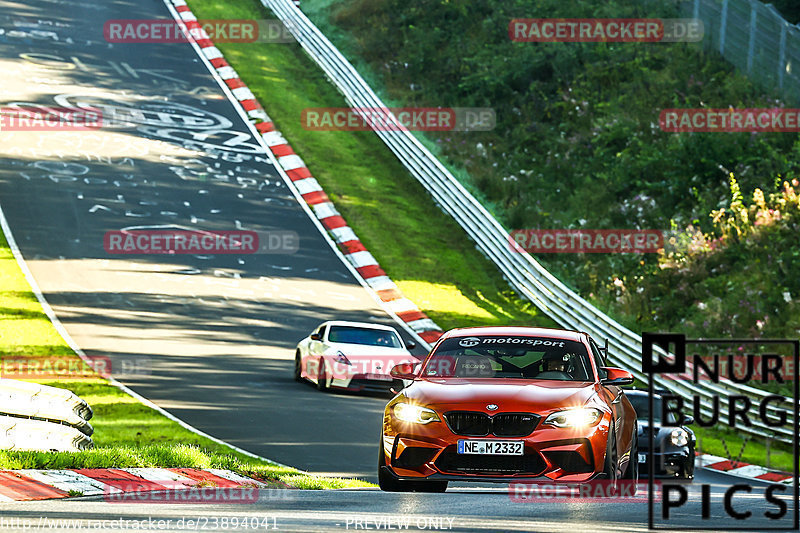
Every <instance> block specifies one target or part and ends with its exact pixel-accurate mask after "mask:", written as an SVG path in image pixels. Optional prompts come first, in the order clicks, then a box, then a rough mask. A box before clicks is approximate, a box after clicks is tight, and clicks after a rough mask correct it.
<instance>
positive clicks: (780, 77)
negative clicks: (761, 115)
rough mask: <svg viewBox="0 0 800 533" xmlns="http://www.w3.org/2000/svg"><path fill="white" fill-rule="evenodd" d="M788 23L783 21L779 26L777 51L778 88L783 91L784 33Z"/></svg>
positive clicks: (784, 63) (784, 68) (784, 64)
mask: <svg viewBox="0 0 800 533" xmlns="http://www.w3.org/2000/svg"><path fill="white" fill-rule="evenodd" d="M788 26H789V23H788V22H786V21H785V20H784V21H783V24H781V44H780V47H779V49H778V87H779V88H780V89H783V75H784V73H785V72H786V33H787V30H788Z"/></svg>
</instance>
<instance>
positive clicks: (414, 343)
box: [406, 340, 417, 350]
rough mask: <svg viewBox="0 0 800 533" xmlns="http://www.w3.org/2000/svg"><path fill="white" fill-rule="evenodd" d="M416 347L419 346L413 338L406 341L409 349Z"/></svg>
mask: <svg viewBox="0 0 800 533" xmlns="http://www.w3.org/2000/svg"><path fill="white" fill-rule="evenodd" d="M416 347H417V343H416V342H414V341H412V340H409V341H406V348H407V349H409V350H413V349H414V348H416Z"/></svg>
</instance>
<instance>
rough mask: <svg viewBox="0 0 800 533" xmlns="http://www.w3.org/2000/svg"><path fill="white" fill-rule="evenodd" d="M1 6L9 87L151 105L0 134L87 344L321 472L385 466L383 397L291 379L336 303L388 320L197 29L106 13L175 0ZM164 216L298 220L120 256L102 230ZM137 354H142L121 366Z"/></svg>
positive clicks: (237, 435)
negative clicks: (176, 248)
mask: <svg viewBox="0 0 800 533" xmlns="http://www.w3.org/2000/svg"><path fill="white" fill-rule="evenodd" d="M12 13H13V15H11V14H12ZM0 15H1V16H0V24H1V25H2V27H4V28H8V30H7V31H6V33H5V35H3V36H0V39H2V40H0V58H2V59H0V70H2V72H3V73H4V81H3V83H2V87H1V88H0V101H2V102H3V103H4V105H7V104H10V103H12V102H20V103H38V104H45V105H51V106H66V105H76V106H95V107H96V108H99V109H101V110H102V111H103V112H104V120H107V119H108V118H109V117H111V114H112V113H114V114H116V116H118V117H120V118H131V117H132V118H133V120H137V121H139V123H138V124H134V125H133V127H124V126H122V127H113V128H103V129H102V130H95V131H69V132H53V131H50V132H14V131H6V132H3V133H2V134H0V135H2V143H0V206H2V209H3V211H4V212H5V215H6V217H7V219H8V222H9V224H10V226H11V228H12V231H13V234H14V237H15V239H16V241H17V243H18V244H19V247H20V249H21V250H22V252H23V255H24V257H25V258H26V260H27V262H28V264H29V266H30V268H31V271H32V272H33V274H34V277H35V279H36V280H37V282H38V284H39V286H40V287H41V289H42V292H43V293H44V294H45V296H46V297H47V300H48V301H49V302H50V304H51V305H52V306H53V308H54V309H55V311H56V313H57V315H58V316H59V318H60V319H61V321H62V322H63V323H64V325H65V327H66V328H67V330H68V331H69V333H70V335H71V336H72V337H73V338H74V339H75V340H76V342H77V343H78V345H79V346H80V347H81V348H83V349H84V351H85V352H86V353H87V354H88V355H104V356H110V357H111V358H112V369H115V372H114V374H115V376H116V377H117V378H118V379H119V380H120V381H122V382H123V383H125V384H126V385H128V386H130V387H131V388H132V389H133V390H135V391H136V392H138V393H140V394H142V395H143V396H145V397H146V398H148V399H150V400H152V401H154V402H155V403H156V404H158V405H159V406H161V407H163V408H165V409H167V410H168V411H169V412H171V413H172V414H174V415H176V416H177V417H179V418H180V419H182V420H184V421H186V422H188V423H189V424H192V425H194V426H196V427H198V428H200V429H202V430H203V431H205V432H207V433H209V434H211V435H213V436H215V437H218V438H223V439H225V440H226V441H228V442H230V443H232V444H235V445H237V446H240V447H242V448H244V449H246V450H248V451H251V452H253V453H256V454H259V455H263V456H266V457H270V458H272V459H274V460H276V461H279V462H282V463H286V464H292V465H297V466H299V467H302V468H306V469H309V470H312V471H315V472H329V473H343V474H349V475H360V476H373V477H374V476H375V473H374V469H375V467H374V462H375V461H374V460H373V457H374V456H375V453H374V451H375V450H376V449H377V442H378V432H379V429H378V428H379V421H380V415H379V410H380V408H381V405H382V404H385V400H384V399H382V398H375V397H372V398H370V397H353V396H345V395H335V394H334V395H326V396H322V395H321V394H320V393H318V392H317V391H316V390H315V389H314V388H313V387H311V386H302V385H300V384H297V383H295V382H294V381H292V377H291V375H292V364H293V361H292V359H293V357H294V347H295V346H296V343H297V341H299V340H300V339H301V338H303V337H305V336H306V335H307V334H308V333H310V332H311V330H312V329H313V328H314V327H315V326H316V325H318V324H319V323H320V322H322V321H324V320H328V319H333V318H337V319H346V320H366V321H380V322H385V323H390V324H391V323H393V322H392V321H391V318H390V317H389V316H388V315H387V314H386V313H385V312H383V311H382V310H381V308H380V307H379V306H378V305H377V304H376V303H375V302H374V300H373V298H372V297H371V296H370V295H369V294H368V293H367V292H366V291H365V290H364V289H363V288H362V287H361V286H360V285H359V284H358V283H357V282H356V281H355V279H354V278H353V276H352V275H351V273H350V271H349V270H348V269H347V268H346V267H345V266H344V265H343V264H342V262H341V261H340V260H339V258H338V257H337V256H336V255H335V254H334V252H333V251H332V250H331V248H330V246H329V245H328V244H327V242H326V241H325V240H324V238H323V237H322V235H321V234H320V233H319V231H318V229H317V228H316V227H315V225H314V223H313V222H312V221H311V219H310V218H309V217H308V216H307V214H306V213H305V212H304V210H303V209H302V208H301V207H300V205H299V204H298V203H297V201H296V200H295V199H294V197H293V196H292V194H291V193H290V192H289V190H288V189H287V187H286V185H285V184H284V183H283V181H282V180H281V178H280V177H279V175H278V173H277V171H276V170H275V169H274V167H273V166H272V164H271V163H270V162H269V160H268V159H267V156H266V155H265V154H264V153H262V149H261V147H260V146H259V145H258V144H257V143H256V142H255V139H253V138H252V137H251V136H250V135H249V133H248V130H247V128H246V126H245V123H244V121H243V120H242V119H241V118H240V117H239V116H238V114H237V113H236V112H235V110H234V108H233V106H232V104H230V103H229V102H228V100H227V99H226V98H225V97H224V94H223V92H222V90H221V89H219V87H218V86H217V84H216V82H215V81H214V79H213V78H212V77H211V75H210V74H209V72H208V71H207V69H206V67H205V66H204V65H203V64H202V63H201V62H200V60H199V59H198V58H197V56H196V54H195V52H194V50H193V49H192V48H191V46H189V45H188V44H134V45H131V44H129V45H110V44H108V43H106V42H105V40H104V38H103V24H104V22H105V21H106V20H109V19H120V18H123V19H124V18H140V19H153V18H164V17H167V16H169V13H168V12H167V10H166V8H165V6H164V5H163V3H162V2H161V1H160V0H147V1H144V2H105V1H99V0H98V1H93V2H86V1H84V2H73V1H69V2H59V1H54V0H50V1H47V0H42V1H33V2H27V3H26V4H25V5H24V6H23V5H22V4H19V3H16V2H7V1H2V2H0ZM11 30H14V31H13V32H12V31H11ZM198 124H199V125H198ZM192 128H193V129H192ZM159 225H174V226H176V227H180V228H187V229H194V228H197V229H203V230H223V231H225V230H235V229H246V230H255V231H259V232H262V231H263V232H266V231H277V230H288V231H292V232H296V234H297V235H298V236H299V249H298V251H297V252H296V253H294V254H273V253H264V254H252V255H216V256H193V255H173V256H164V255H128V256H126V255H110V254H108V253H106V251H105V250H104V248H103V237H104V234H105V232H107V231H111V230H121V229H122V228H126V227H136V226H159ZM406 337H407V338H408V336H407V335H406ZM142 357H144V358H145V359H142ZM115 361H116V363H117V364H114V363H115ZM128 363H136V364H137V365H136V367H135V368H134V369H133V371H128V372H127V373H126V374H124V375H120V373H119V371H120V370H130V365H128ZM123 365H126V366H124V367H123ZM332 450H335V452H334V453H331V451H332ZM367 452H368V453H367ZM345 465H346V466H345Z"/></svg>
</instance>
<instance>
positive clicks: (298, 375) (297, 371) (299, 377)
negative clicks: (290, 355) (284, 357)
mask: <svg viewBox="0 0 800 533" xmlns="http://www.w3.org/2000/svg"><path fill="white" fill-rule="evenodd" d="M302 370H303V360H302V359H301V358H300V350H297V352H295V354H294V380H295V381H303V374H302Z"/></svg>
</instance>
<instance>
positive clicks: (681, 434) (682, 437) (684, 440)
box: [669, 428, 689, 446]
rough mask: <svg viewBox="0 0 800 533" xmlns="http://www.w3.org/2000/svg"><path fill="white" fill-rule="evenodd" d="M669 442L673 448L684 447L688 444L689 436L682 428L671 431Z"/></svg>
mask: <svg viewBox="0 0 800 533" xmlns="http://www.w3.org/2000/svg"><path fill="white" fill-rule="evenodd" d="M669 440H670V442H671V443H672V444H674V445H675V446H686V445H687V444H689V434H688V433H686V430H685V429H683V428H677V429H673V430H672V433H671V434H670V436H669Z"/></svg>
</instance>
